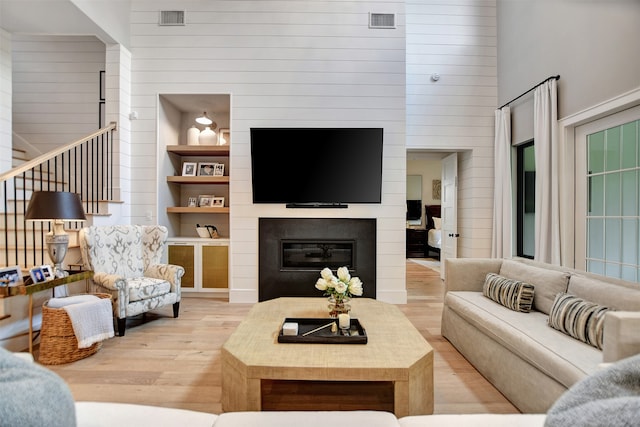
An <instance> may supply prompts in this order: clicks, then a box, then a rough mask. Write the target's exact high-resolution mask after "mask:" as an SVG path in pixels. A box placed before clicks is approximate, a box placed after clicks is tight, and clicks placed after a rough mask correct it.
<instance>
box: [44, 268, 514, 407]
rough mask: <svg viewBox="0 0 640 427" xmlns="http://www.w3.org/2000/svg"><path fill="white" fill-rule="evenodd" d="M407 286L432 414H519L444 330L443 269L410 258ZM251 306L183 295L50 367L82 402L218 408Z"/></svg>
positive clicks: (408, 309)
mask: <svg viewBox="0 0 640 427" xmlns="http://www.w3.org/2000/svg"><path fill="white" fill-rule="evenodd" d="M365 286H366V283H365ZM407 291H408V303H407V304H406V305H400V306H399V307H400V309H401V310H402V311H403V312H404V313H405V315H406V316H407V317H408V318H409V320H411V322H412V323H413V325H414V326H415V327H416V328H417V329H418V330H419V331H420V332H421V333H422V335H423V336H424V337H425V339H426V340H427V341H428V342H429V343H430V344H431V345H432V347H433V348H434V351H435V357H434V400H435V409H434V413H439V414H444V413H482V412H489V413H518V410H517V409H516V408H515V407H514V406H513V405H511V403H509V401H508V400H506V399H505V398H504V396H502V394H500V392H498V391H497V390H496V389H495V388H494V387H493V386H492V385H491V384H490V383H489V382H487V381H486V380H485V379H484V378H483V377H482V376H481V375H480V374H479V373H478V372H477V371H476V370H475V369H474V368H473V366H471V365H470V364H469V363H468V362H467V361H466V360H465V359H464V358H463V357H462V356H461V355H460V354H459V353H458V352H457V351H456V350H455V349H454V348H453V346H452V345H451V344H449V342H448V341H447V340H446V339H444V338H443V337H442V336H441V335H440V315H441V312H442V297H443V284H442V281H441V280H440V277H439V275H438V273H437V272H436V271H434V270H431V269H429V268H426V267H424V266H422V265H419V264H417V263H415V262H412V261H410V260H407ZM250 307H251V305H250V304H229V303H228V302H227V301H226V300H222V299H211V298H197V297H188V296H186V297H185V296H183V298H182V302H181V306H180V317H178V318H177V319H174V318H173V316H172V311H171V307H167V308H163V309H159V310H157V311H155V312H153V313H149V314H147V316H146V319H142V317H139V318H137V319H133V320H131V321H129V322H128V323H127V332H126V335H125V336H124V337H115V338H112V339H109V340H107V341H105V342H104V343H103V346H102V348H101V349H100V350H99V351H98V352H97V353H96V354H94V355H92V356H90V357H88V358H86V359H83V360H79V361H77V362H74V363H70V364H66V365H52V366H48V367H49V368H50V369H52V370H53V371H55V372H57V373H58V374H59V375H60V376H62V378H64V379H65V380H66V382H67V383H68V384H69V386H70V388H71V391H72V393H73V395H74V397H75V399H76V400H78V401H85V400H93V401H104V402H127V403H137V404H145V405H156V406H164V407H171V408H182V409H192V410H199V411H205V412H213V413H220V412H222V408H221V404H220V402H221V387H220V381H221V372H220V369H221V368H220V349H221V347H222V345H223V343H224V342H225V340H226V339H227V337H228V336H229V335H230V334H231V333H232V332H233V330H234V329H235V327H236V326H237V325H238V323H239V322H240V321H242V319H243V317H244V316H245V315H246V313H247V312H248V310H249V309H250ZM35 355H36V356H37V348H36V354H35Z"/></svg>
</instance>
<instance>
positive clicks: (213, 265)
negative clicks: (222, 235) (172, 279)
mask: <svg viewBox="0 0 640 427" xmlns="http://www.w3.org/2000/svg"><path fill="white" fill-rule="evenodd" d="M168 253H169V262H170V263H171V264H177V265H181V266H183V267H184V269H185V274H184V276H183V277H182V291H183V292H189V291H194V292H220V291H227V289H228V286H229V267H228V266H229V239H201V238H191V239H189V238H183V239H180V238H170V239H169V247H168Z"/></svg>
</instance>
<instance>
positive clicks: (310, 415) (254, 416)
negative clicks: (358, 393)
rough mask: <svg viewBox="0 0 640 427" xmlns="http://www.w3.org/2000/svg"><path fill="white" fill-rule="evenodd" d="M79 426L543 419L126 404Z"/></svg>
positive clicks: (485, 424)
mask: <svg viewBox="0 0 640 427" xmlns="http://www.w3.org/2000/svg"><path fill="white" fill-rule="evenodd" d="M76 418H77V425H78V427H112V426H118V427H129V426H130V427H163V426H165V427H170V426H176V427H177V426H189V427H254V426H255V427H300V426H304V427H326V426H341V427H362V426H366V427H452V426H454V427H455V426H461V427H462V426H469V427H512V426H519V427H542V426H543V425H544V420H545V415H544V414H464V415H421V416H411V417H403V418H400V419H397V418H396V417H395V416H394V415H393V414H391V413H389V412H381V411H315V412H314V411H312V412H303V411H286V412H284V411H280V412H227V413H223V414H220V415H216V414H208V413H204V412H197V411H187V410H182V409H170V408H159V407H156V406H145V405H130V404H126V403H103V402H76Z"/></svg>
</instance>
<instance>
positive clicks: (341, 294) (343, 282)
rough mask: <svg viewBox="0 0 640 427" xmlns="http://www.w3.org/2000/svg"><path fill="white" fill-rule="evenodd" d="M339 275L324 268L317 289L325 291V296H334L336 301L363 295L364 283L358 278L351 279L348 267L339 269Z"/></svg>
mask: <svg viewBox="0 0 640 427" xmlns="http://www.w3.org/2000/svg"><path fill="white" fill-rule="evenodd" d="M337 274H338V276H337V277H336V276H334V274H333V272H332V271H331V269H330V268H324V269H323V270H322V271H321V272H320V278H319V279H318V281H317V282H316V288H317V289H319V290H321V291H324V295H325V296H332V297H333V298H334V299H335V300H336V301H342V300H343V299H344V298H345V297H349V298H350V297H352V296H361V295H362V281H361V280H360V279H359V278H358V277H351V275H350V274H349V269H348V268H347V267H340V268H338V271H337Z"/></svg>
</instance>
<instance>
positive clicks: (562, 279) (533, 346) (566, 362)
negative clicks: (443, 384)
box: [442, 258, 640, 413]
mask: <svg viewBox="0 0 640 427" xmlns="http://www.w3.org/2000/svg"><path fill="white" fill-rule="evenodd" d="M488 273H495V274H499V275H500V276H503V277H506V278H510V279H514V280H521V281H525V282H528V283H530V284H532V285H533V286H534V297H533V309H532V311H531V312H529V313H523V312H518V311H514V310H512V309H509V308H506V307H505V306H503V305H501V304H499V303H497V302H495V301H493V300H492V299H489V298H488V297H486V296H484V295H483V293H482V289H483V285H484V282H485V279H486V276H487V274H488ZM558 293H568V294H572V295H575V296H577V297H579V298H582V299H584V300H587V301H591V302H594V303H597V304H598V305H602V306H606V307H608V308H610V309H612V310H615V311H612V310H610V311H607V312H606V314H605V315H604V329H603V334H604V347H603V349H602V350H600V349H598V348H596V347H595V346H592V345H589V344H587V343H585V342H582V341H580V340H578V339H576V338H573V337H571V336H569V335H567V334H565V333H563V332H560V331H558V330H556V329H553V328H552V327H550V326H549V325H548V318H549V312H550V310H551V307H552V305H553V304H554V300H555V297H556V295H557V294H558ZM639 328H640V287H639V286H638V285H637V284H632V283H628V282H623V281H620V280H616V279H609V278H604V277H601V276H596V275H592V274H588V273H584V272H582V273H581V272H577V271H575V270H570V269H564V268H561V267H556V266H551V265H547V264H541V263H536V262H533V261H529V260H523V259H508V260H507V259H505V260H503V259H488V258H487V259H478V258H464V259H462V258H461V259H448V260H447V261H446V262H445V297H444V307H443V312H442V335H443V336H444V337H445V338H447V339H448V340H449V341H450V342H451V343H452V344H453V345H454V346H455V347H456V349H458V351H460V353H462V355H463V356H464V357H465V358H466V359H467V360H468V361H469V362H470V363H471V364H473V365H474V367H475V368H476V369H477V370H478V371H479V372H480V373H481V374H482V375H483V376H485V377H486V378H487V379H488V380H489V381H490V382H491V383H492V384H493V385H494V386H495V387H496V388H498V390H500V391H501V392H502V393H503V394H504V395H505V396H506V397H507V398H508V399H509V400H510V401H511V402H512V403H513V404H514V405H515V406H516V407H518V409H520V410H521V411H522V412H524V413H545V412H547V410H548V409H549V408H550V407H551V405H552V404H553V403H554V402H555V401H556V399H558V397H560V395H561V394H562V393H564V392H565V391H566V390H567V389H568V388H569V387H571V386H572V385H573V384H575V383H576V382H577V381H579V380H581V379H583V378H585V377H586V376H587V375H590V374H592V373H595V372H596V371H598V369H600V368H601V367H602V366H603V362H614V361H617V360H620V359H622V358H625V357H628V356H631V355H633V354H636V353H640V336H639V335H638V334H637V333H636V331H638V330H639Z"/></svg>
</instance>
